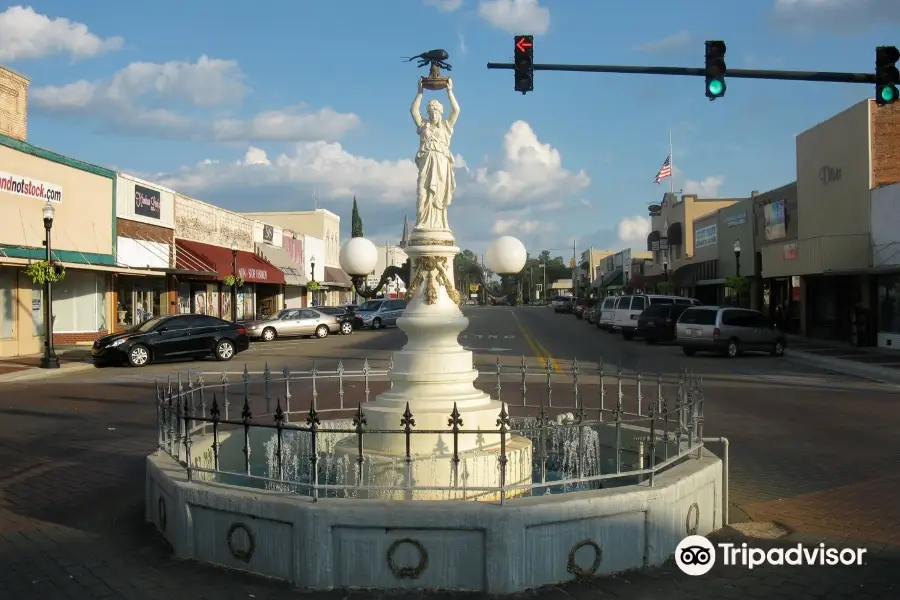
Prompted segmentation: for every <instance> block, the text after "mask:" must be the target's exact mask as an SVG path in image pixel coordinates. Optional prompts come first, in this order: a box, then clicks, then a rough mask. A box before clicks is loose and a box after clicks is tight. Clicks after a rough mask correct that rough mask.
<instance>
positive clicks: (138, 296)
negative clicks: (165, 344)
mask: <svg viewBox="0 0 900 600" xmlns="http://www.w3.org/2000/svg"><path fill="white" fill-rule="evenodd" d="M165 295H166V291H165V289H163V287H162V284H161V283H159V282H148V281H147V280H146V279H145V278H140V279H132V278H129V277H125V276H123V277H119V280H118V289H117V290H116V297H117V299H118V306H117V307H116V325H117V326H118V327H119V328H123V327H132V326H134V325H137V324H139V323H143V322H144V321H149V320H150V319H152V318H153V317H158V316H159V315H162V314H166V312H167V311H166V303H165Z"/></svg>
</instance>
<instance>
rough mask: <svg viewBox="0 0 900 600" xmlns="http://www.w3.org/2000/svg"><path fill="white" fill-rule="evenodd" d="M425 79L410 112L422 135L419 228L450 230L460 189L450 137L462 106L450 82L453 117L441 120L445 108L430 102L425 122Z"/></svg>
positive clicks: (417, 225) (448, 90) (417, 194)
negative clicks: (451, 209) (449, 213)
mask: <svg viewBox="0 0 900 600" xmlns="http://www.w3.org/2000/svg"><path fill="white" fill-rule="evenodd" d="M422 89H423V88H422V80H421V79H420V80H419V92H418V93H417V94H416V97H415V99H413V103H412V106H411V107H410V109H409V112H410V114H411V115H412V118H413V122H415V124H416V133H418V134H419V152H418V153H417V154H416V166H417V167H419V178H418V181H417V182H416V227H415V228H416V229H418V230H424V231H434V230H445V231H449V230H450V225H449V224H448V222H447V209H448V208H449V207H450V202H452V201H453V192H454V191H455V190H456V174H455V173H454V166H453V163H454V161H453V155H452V154H451V153H450V138H452V137H453V127H454V125H456V120H457V119H458V118H459V104H458V103H457V102H456V97H455V96H454V95H453V81H452V80H450V79H448V80H447V100H448V101H449V102H450V117H449V118H447V119H446V120H445V119H443V118H442V117H441V115H442V114H443V112H444V107H443V106H441V103H440V102H438V101H437V100H430V101H429V102H428V106H427V107H426V112H427V113H428V119H427V120H424V119H422V115H421V113H420V112H419V108H420V106H421V105H422Z"/></svg>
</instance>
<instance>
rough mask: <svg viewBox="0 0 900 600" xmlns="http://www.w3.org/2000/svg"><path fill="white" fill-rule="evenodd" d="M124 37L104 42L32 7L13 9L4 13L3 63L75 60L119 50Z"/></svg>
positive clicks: (0, 27)
mask: <svg viewBox="0 0 900 600" xmlns="http://www.w3.org/2000/svg"><path fill="white" fill-rule="evenodd" d="M122 42H123V40H122V38H121V37H109V38H105V39H104V38H101V37H100V36H98V35H97V34H94V33H91V32H90V31H88V28H87V25H83V24H81V23H75V22H73V21H70V20H68V19H64V18H62V17H59V18H55V19H51V18H50V17H48V16H46V15H42V14H39V13H36V12H34V9H33V8H31V7H30V6H10V7H9V8H7V9H6V10H5V11H3V12H2V13H0V61H4V62H13V61H17V60H33V59H36V58H43V57H45V56H50V55H52V54H68V55H70V56H71V57H72V58H73V59H79V58H88V57H91V56H96V55H98V54H102V53H103V52H109V51H112V50H118V49H119V48H121V47H122Z"/></svg>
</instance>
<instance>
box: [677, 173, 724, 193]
mask: <svg viewBox="0 0 900 600" xmlns="http://www.w3.org/2000/svg"><path fill="white" fill-rule="evenodd" d="M724 182H725V178H724V177H722V176H721V175H710V176H709V177H707V178H705V179H703V180H702V181H694V180H692V179H687V180H685V182H684V185H683V186H682V191H683V192H684V193H685V194H696V195H697V197H698V198H718V197H719V188H720V187H721V186H722V184H723V183H724Z"/></svg>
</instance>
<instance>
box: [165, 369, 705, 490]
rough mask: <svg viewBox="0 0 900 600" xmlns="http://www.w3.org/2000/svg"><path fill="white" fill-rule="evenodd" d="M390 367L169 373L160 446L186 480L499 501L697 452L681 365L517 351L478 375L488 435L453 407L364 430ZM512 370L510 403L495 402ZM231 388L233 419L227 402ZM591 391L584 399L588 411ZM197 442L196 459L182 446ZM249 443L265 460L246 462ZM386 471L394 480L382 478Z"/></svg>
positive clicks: (612, 480)
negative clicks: (327, 404) (380, 445)
mask: <svg viewBox="0 0 900 600" xmlns="http://www.w3.org/2000/svg"><path fill="white" fill-rule="evenodd" d="M391 369H392V365H388V368H386V369H373V368H372V367H371V366H370V364H369V362H368V360H366V361H364V363H363V365H362V367H361V368H360V369H356V370H352V369H346V368H345V367H344V363H343V362H339V363H338V364H337V366H336V368H334V369H330V370H323V369H319V368H317V367H316V365H315V364H314V365H313V366H312V368H311V369H309V370H305V371H291V370H289V369H287V368H285V369H283V370H282V371H281V372H273V371H271V370H270V369H269V368H268V367H266V368H265V369H264V370H263V371H261V372H259V373H252V372H250V371H248V370H247V368H246V367H245V368H244V370H243V372H241V373H239V374H237V373H228V372H224V373H219V374H214V375H215V378H216V380H215V381H214V382H212V381H211V378H210V374H209V373H196V374H195V373H189V374H188V375H187V376H186V377H185V378H182V377H181V376H180V375H179V376H178V377H176V378H175V379H171V378H170V379H168V380H166V382H164V383H162V382H161V383H158V384H157V426H158V442H159V449H160V451H163V452H166V453H168V454H169V455H170V456H172V457H173V458H174V459H175V460H177V461H179V462H180V463H181V464H182V465H183V466H184V467H185V469H186V471H187V477H188V479H189V480H193V479H195V478H196V479H199V480H202V481H221V482H225V483H233V484H237V485H248V486H253V487H264V488H268V489H272V490H278V491H282V492H289V493H298V494H303V495H307V496H310V497H311V498H313V499H318V498H323V497H351V498H364V497H365V498H428V499H439V498H446V499H474V500H479V499H485V500H499V501H500V503H501V504H503V503H505V502H506V501H507V499H509V498H512V497H519V496H527V495H539V494H549V493H559V492H567V491H576V490H589V489H599V488H603V487H609V486H616V485H623V484H625V485H627V484H634V483H645V484H647V485H650V486H652V485H654V479H655V476H656V474H657V473H659V472H660V471H661V470H663V469H665V468H667V467H670V466H672V465H673V464H675V463H677V462H679V461H682V460H684V459H686V458H689V457H691V456H696V457H699V456H700V450H701V449H702V448H703V424H704V416H703V414H704V411H703V405H704V394H703V386H702V381H701V380H700V378H697V377H695V376H693V374H691V373H689V372H687V371H681V372H679V373H678V374H677V376H674V377H672V376H664V375H662V374H657V375H656V376H653V377H649V376H647V375H644V374H641V373H626V372H625V371H624V370H623V369H621V368H617V369H615V370H614V372H613V373H611V374H610V373H608V372H607V368H606V367H604V365H603V364H602V363H601V364H598V365H594V366H591V367H588V368H585V366H583V365H579V363H578V362H577V361H573V362H572V366H571V369H570V370H569V373H566V374H565V375H560V374H559V373H558V372H556V370H555V369H554V368H553V366H552V365H551V364H550V363H549V361H547V363H546V364H545V363H541V364H540V365H539V366H537V367H535V366H534V365H531V364H529V363H528V361H527V360H526V359H525V358H524V357H523V359H522V362H521V364H519V365H503V364H501V362H500V360H499V359H498V360H497V362H496V365H495V368H494V369H493V370H492V371H490V372H481V373H480V377H479V379H481V380H482V381H481V384H482V387H485V382H484V379H485V378H492V379H493V381H492V383H493V390H492V391H493V395H492V397H493V398H494V399H497V400H501V401H502V402H501V405H500V406H501V408H500V410H499V411H498V414H497V417H496V421H495V423H496V428H495V429H465V428H464V415H462V414H460V411H459V409H458V407H457V406H456V404H455V403H454V405H453V409H452V411H451V412H450V413H448V414H447V415H446V423H447V425H446V428H439V429H434V428H431V429H426V428H422V427H417V425H416V415H415V414H413V412H412V411H411V409H410V406H409V404H407V405H406V410H405V412H404V413H403V414H402V416H400V418H399V419H398V423H397V426H396V427H394V428H387V429H379V428H374V427H369V426H368V420H367V409H366V405H367V403H368V402H369V401H370V400H371V394H372V390H371V387H370V382H371V381H372V380H373V379H375V378H383V377H387V376H389V375H390V372H391ZM510 374H513V375H514V376H515V377H514V379H515V380H516V382H517V384H518V385H517V386H514V387H516V388H518V390H519V391H520V392H521V403H510V402H509V399H508V398H504V397H503V396H504V394H503V388H504V385H503V384H504V380H506V381H505V382H506V383H509V381H510V379H511V378H510ZM236 375H239V378H237V380H235V376H236ZM561 379H563V380H564V381H563V382H562V383H565V384H567V385H570V386H571V390H566V391H569V393H571V396H570V397H571V399H572V403H571V404H567V403H565V402H561V401H560V400H559V399H554V389H555V388H558V386H559V384H560V380H561ZM586 379H588V380H589V381H590V383H589V384H587V385H586V384H585V383H584V381H585V380H586ZM351 381H357V382H361V383H362V385H363V389H362V390H361V391H360V396H359V397H357V398H356V399H355V400H354V401H353V402H348V401H347V399H346V398H345V394H346V384H347V383H348V382H351ZM325 382H329V383H331V384H336V386H337V390H336V391H334V393H335V394H336V395H337V396H338V398H337V399H336V400H337V402H336V404H337V405H336V406H335V407H333V408H322V407H321V405H322V403H323V399H322V398H320V389H321V388H322V386H323V384H324V383H325ZM537 382H540V386H541V387H540V392H541V393H539V394H537V395H538V397H539V398H538V400H537V401H536V402H535V401H534V399H532V401H531V402H529V396H528V391H529V388H533V387H534V385H535V384H536V383H537ZM299 386H305V387H306V389H303V390H302V391H303V392H304V393H306V394H308V398H307V399H306V400H305V401H304V402H303V403H302V408H301V409H299V410H295V408H296V407H297V406H298V401H297V399H296V397H295V396H296V393H297V391H298V387H299ZM489 386H490V384H489V385H488V387H489ZM594 386H596V389H591V388H592V387H594ZM626 390H632V393H630V394H629V393H627V392H626ZM608 393H609V394H612V395H613V399H612V400H611V401H608V400H607V394H608ZM260 395H261V396H262V397H261V398H260ZM506 395H507V396H509V394H508V393H507V394H506ZM235 396H237V397H238V398H239V401H240V406H241V411H240V415H239V418H238V416H237V415H235V416H232V415H231V410H230V407H231V405H232V399H233V398H235ZM591 398H593V399H594V400H595V404H596V405H594V406H589V405H588V404H589V403H590V399H591ZM257 407H258V408H257ZM254 410H257V411H260V412H261V415H260V416H256V415H254ZM512 413H516V414H512ZM554 413H555V414H554ZM252 432H256V433H255V434H254V435H256V436H268V439H265V440H264V441H263V442H262V443H259V442H260V438H259V437H256V439H255V440H254V441H255V442H257V443H251V437H252V436H251V433H252ZM423 435H428V436H432V438H436V439H437V440H438V444H437V446H436V447H435V450H434V451H432V452H431V453H430V454H429V455H422V454H420V453H417V452H414V451H413V447H414V446H416V445H417V442H418V441H419V440H422V439H424V438H421V437H419V436H423ZM374 436H393V440H394V441H395V442H397V444H396V446H397V447H402V448H403V451H402V452H401V453H399V454H397V455H395V456H394V459H393V462H391V463H390V464H387V465H386V463H385V459H384V456H383V454H384V453H379V452H371V451H370V450H369V449H368V445H367V440H369V441H371V440H372V439H376V438H375V437H374ZM224 437H228V438H231V437H234V438H235V439H234V440H232V441H231V442H228V443H229V444H230V447H231V448H232V450H235V449H237V451H238V458H237V459H236V458H235V454H234V452H232V453H231V455H230V458H228V459H227V460H225V462H228V464H223V460H224V459H223V455H224V448H223V442H224V440H223V438H224ZM444 438H447V440H449V442H450V444H449V445H447V440H445V439H444ZM382 439H384V438H382ZM401 440H402V444H401V443H399V442H400V441H401ZM200 441H202V443H203V444H204V448H205V449H204V450H203V460H198V455H197V453H196V452H195V451H194V450H193V448H194V446H195V445H197V444H198V443H199V442H200ZM238 444H240V446H238ZM461 444H462V445H465V446H467V448H466V449H461V448H462V446H461ZM442 445H443V446H444V447H441V446H442ZM260 446H261V447H262V448H263V449H264V455H265V464H264V465H262V464H260V463H259V461H258V460H257V459H256V457H255V456H254V453H255V452H258V451H259V449H260ZM254 460H256V461H257V462H256V464H255V465H254ZM479 460H480V461H481V462H480V463H479ZM479 465H480V466H479ZM254 466H255V467H256V471H254ZM429 469H430V474H429ZM423 471H424V472H423ZM385 472H393V473H395V474H396V477H393V476H389V477H385V476H384V473H385ZM444 475H446V478H444ZM423 482H424V483H423Z"/></svg>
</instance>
